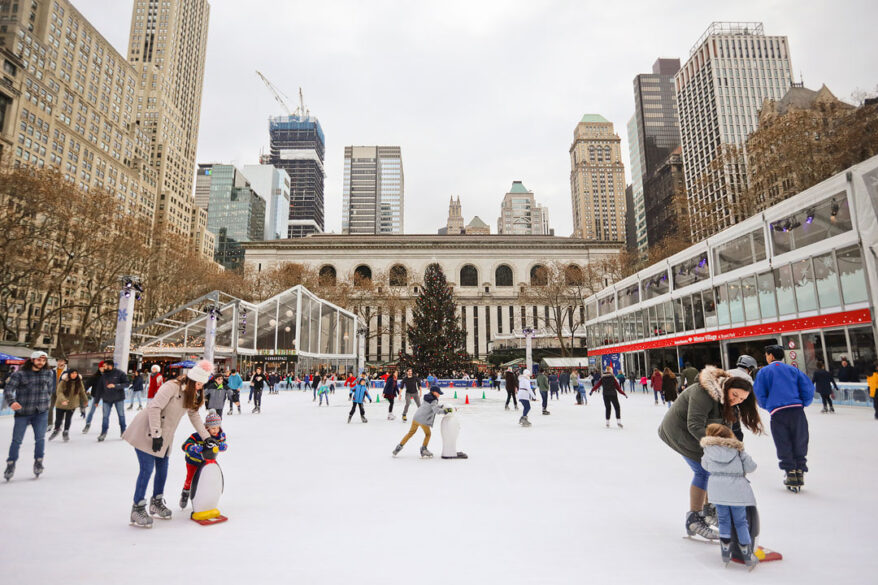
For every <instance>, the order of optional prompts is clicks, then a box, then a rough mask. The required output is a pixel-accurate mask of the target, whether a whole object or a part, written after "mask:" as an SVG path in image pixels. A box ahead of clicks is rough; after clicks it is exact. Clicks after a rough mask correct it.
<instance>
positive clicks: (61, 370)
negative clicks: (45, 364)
mask: <svg viewBox="0 0 878 585" xmlns="http://www.w3.org/2000/svg"><path fill="white" fill-rule="evenodd" d="M66 372H67V360H65V359H64V358H58V359H57V360H56V361H55V389H54V390H52V396H51V397H50V398H49V427H52V426H53V420H54V416H55V398H56V396H57V394H56V393H57V390H58V384H59V383H60V382H61V377H62V376H63V375H64V374H65V373H66Z"/></svg>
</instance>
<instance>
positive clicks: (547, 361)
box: [540, 356, 589, 368]
mask: <svg viewBox="0 0 878 585" xmlns="http://www.w3.org/2000/svg"><path fill="white" fill-rule="evenodd" d="M540 366H541V367H543V368H588V367H589V365H588V357H585V356H583V357H566V358H558V357H553V358H549V357H547V358H543V359H542V361H541V362H540Z"/></svg>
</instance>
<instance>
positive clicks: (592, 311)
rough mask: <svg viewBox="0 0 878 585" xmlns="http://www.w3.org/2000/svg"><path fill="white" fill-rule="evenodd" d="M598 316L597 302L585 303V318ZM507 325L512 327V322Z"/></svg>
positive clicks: (590, 318)
mask: <svg viewBox="0 0 878 585" xmlns="http://www.w3.org/2000/svg"><path fill="white" fill-rule="evenodd" d="M597 316H598V311H597V303H595V302H591V303H587V304H586V305H585V319H586V320H587V321H591V320H592V319H594V318H595V317H597ZM509 327H510V328H512V329H514V326H513V323H511V322H510V324H509Z"/></svg>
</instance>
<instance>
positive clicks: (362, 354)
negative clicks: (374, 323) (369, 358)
mask: <svg viewBox="0 0 878 585" xmlns="http://www.w3.org/2000/svg"><path fill="white" fill-rule="evenodd" d="M368 333H369V330H368V329H367V328H366V327H357V339H358V340H359V346H360V351H359V352H358V354H359V355H358V356H357V373H358V374H362V373H363V372H365V371H366V334H368Z"/></svg>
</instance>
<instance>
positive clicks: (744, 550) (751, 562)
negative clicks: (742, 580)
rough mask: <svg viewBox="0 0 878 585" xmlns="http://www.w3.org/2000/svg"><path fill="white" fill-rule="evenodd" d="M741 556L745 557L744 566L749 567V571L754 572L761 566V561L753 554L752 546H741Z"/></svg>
mask: <svg viewBox="0 0 878 585" xmlns="http://www.w3.org/2000/svg"><path fill="white" fill-rule="evenodd" d="M741 556H742V557H744V564H745V565H746V566H747V570H748V571H752V570H753V569H755V568H756V565H758V564H759V559H757V558H756V555H754V554H753V545H752V544H742V545H741Z"/></svg>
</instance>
